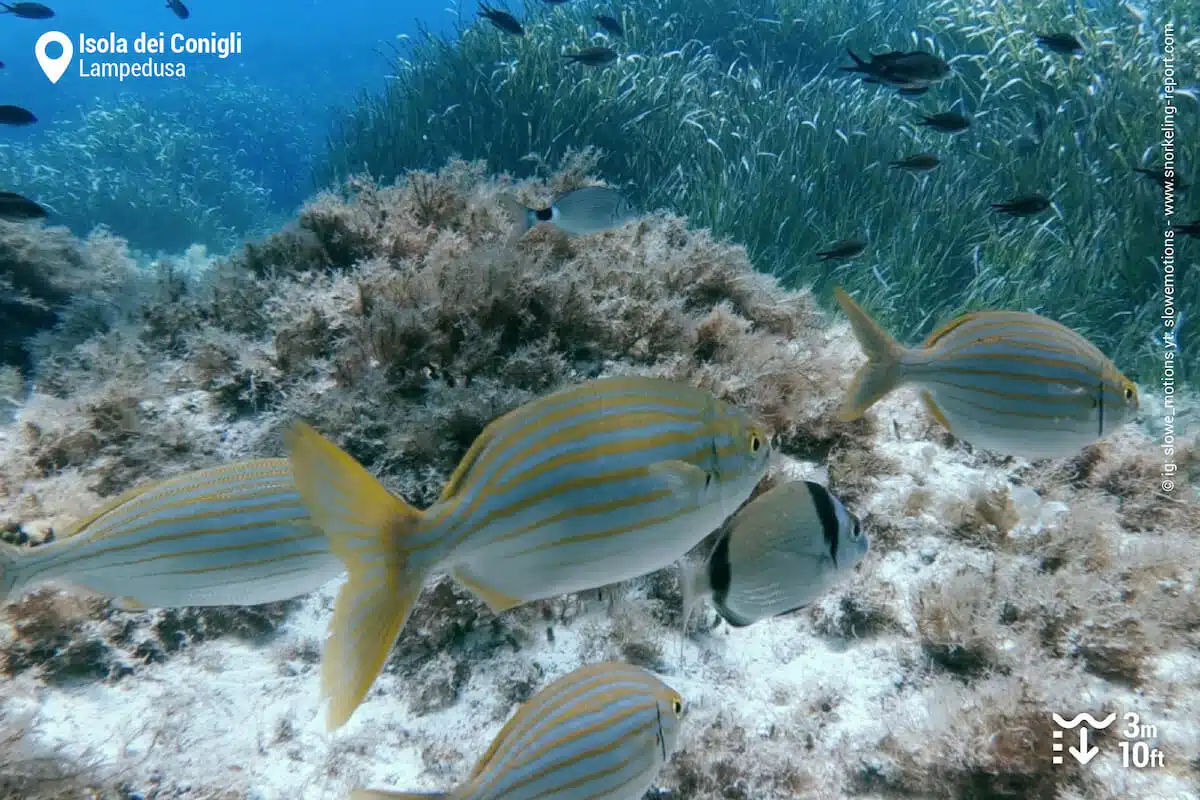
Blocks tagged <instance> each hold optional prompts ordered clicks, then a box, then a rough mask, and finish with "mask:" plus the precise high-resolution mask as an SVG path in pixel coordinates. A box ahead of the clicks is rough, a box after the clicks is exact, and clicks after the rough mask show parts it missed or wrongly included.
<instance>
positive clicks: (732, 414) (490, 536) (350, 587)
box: [288, 377, 771, 728]
mask: <svg viewBox="0 0 1200 800" xmlns="http://www.w3.org/2000/svg"><path fill="white" fill-rule="evenodd" d="M288 446H289V448H290V451H291V460H292V468H293V470H294V472H295V474H296V481H297V485H298V486H299V488H300V493H301V495H302V496H303V498H304V502H305V504H306V505H307V506H308V508H309V510H310V512H311V513H312V515H313V519H314V521H315V522H316V524H317V526H318V527H320V528H321V529H322V530H324V531H325V533H326V534H327V535H328V536H329V540H330V547H331V549H332V550H333V551H334V552H335V553H337V555H338V556H339V557H341V559H342V560H343V562H345V564H346V567H347V569H348V571H349V580H348V581H347V583H346V585H345V586H344V587H343V589H342V592H341V594H340V595H339V597H338V601H337V605H336V606H335V609H334V618H333V621H332V623H331V624H330V634H329V640H328V642H327V644H326V648H325V655H324V660H323V664H322V690H323V693H324V695H325V696H326V697H328V698H330V700H331V703H330V707H329V725H330V728H337V727H339V726H341V725H342V724H344V723H345V722H346V720H348V719H349V718H350V715H351V714H353V713H354V710H355V708H357V707H358V704H359V703H360V702H362V698H363V697H364V696H365V695H366V693H367V690H368V689H369V688H370V686H371V683H372V682H373V681H374V680H375V676H376V675H378V673H379V670H380V669H381V668H382V667H383V662H384V661H385V659H386V658H387V654H388V651H389V650H390V649H391V647H392V644H393V643H394V642H395V640H396V637H397V636H398V635H399V633H400V629H401V628H402V627H403V626H404V623H405V621H406V620H407V619H408V616H409V614H410V613H411V611H412V606H413V604H414V603H415V602H416V598H417V595H418V594H419V593H420V591H421V587H422V585H423V583H424V581H425V579H426V577H427V576H428V575H429V574H430V573H431V572H433V571H434V570H435V569H436V570H443V571H449V572H450V574H451V575H453V576H454V578H455V579H456V580H458V581H459V582H460V583H462V584H463V585H464V586H466V587H467V588H469V589H470V590H471V591H472V592H474V593H475V594H476V595H478V596H479V597H480V598H482V599H483V600H484V602H486V603H487V604H488V605H489V606H490V607H491V608H492V610H493V611H496V612H500V611H504V610H506V609H509V608H512V607H514V606H517V605H520V604H522V603H527V602H529V601H531V600H537V599H541V598H545V597H553V596H555V595H559V594H564V593H567V592H575V591H582V590H585V589H590V588H595V587H597V586H603V585H605V584H609V583H615V582H617V581H622V580H626V579H628V578H633V577H636V576H638V575H643V574H646V573H648V572H653V571H654V570H656V569H661V568H663V567H666V566H668V565H669V564H671V563H672V562H673V561H675V560H676V559H678V558H679V557H680V556H682V555H683V554H684V553H686V552H687V551H688V550H690V549H691V548H692V547H693V546H694V545H695V544H696V543H698V542H699V541H700V540H701V539H703V538H704V537H705V536H706V535H707V534H708V533H710V532H711V531H713V530H714V529H716V528H717V527H718V526H719V525H720V524H721V522H722V521H723V520H724V519H725V518H726V517H727V516H728V515H729V514H731V513H733V512H734V511H735V510H736V509H737V508H738V506H739V505H741V503H742V502H743V501H744V500H745V499H746V498H747V497H749V495H750V493H751V492H752V491H753V489H754V487H755V485H757V483H758V481H759V479H760V478H762V476H763V474H765V472H766V469H767V464H768V461H769V458H770V450H771V448H770V444H769V440H768V436H767V434H766V432H765V430H764V429H763V427H762V426H761V425H759V424H758V423H756V422H755V421H753V420H752V419H750V418H749V417H748V416H747V415H746V414H745V413H744V412H742V411H740V410H738V409H736V408H734V407H732V406H730V405H728V404H726V403H724V402H722V401H720V400H718V399H717V398H715V397H713V396H712V395H710V394H708V393H706V392H702V391H698V390H696V389H693V388H692V387H690V386H686V385H681V384H678V383H673V382H670V381H665V380H659V379H654V378H641V377H619V378H603V379H599V380H594V381H590V382H587V383H584V384H581V385H578V386H572V387H568V388H565V389H562V390H559V391H557V392H554V393H552V394H549V395H546V396H544V397H542V398H539V399H537V400H534V401H532V402H530V403H527V404H526V405H524V406H521V407H520V408H517V409H515V410H513V411H511V412H509V413H508V414H505V415H504V416H502V417H500V418H499V419H497V420H495V421H493V422H492V423H491V424H490V425H488V426H487V428H485V429H484V431H483V432H482V433H481V434H480V435H479V438H478V439H477V440H476V441H475V443H474V444H472V445H471V448H470V449H469V450H468V452H467V454H466V456H464V457H463V460H462V462H461V463H460V464H459V466H458V468H457V469H455V471H454V474H453V475H452V476H451V478H450V481H449V483H448V484H447V486H446V488H445V489H444V490H443V492H442V496H441V498H440V499H439V501H438V502H437V503H435V504H434V505H433V506H432V507H431V508H429V509H428V510H426V511H424V512H422V511H418V510H416V509H414V508H412V507H411V506H409V505H408V504H407V503H406V502H404V501H403V500H402V499H400V498H398V497H395V496H394V495H392V494H391V493H390V492H388V491H387V490H386V489H385V488H384V487H383V486H382V485H381V484H380V483H379V482H378V481H377V480H375V478H374V477H372V476H371V474H370V473H369V472H367V471H366V470H365V469H363V467H362V466H361V465H359V464H358V463H357V462H356V461H355V460H354V459H353V458H351V457H350V456H349V455H347V454H346V453H345V452H343V451H342V450H340V449H339V448H338V447H336V446H335V445H334V444H332V443H331V442H329V441H327V440H326V439H324V438H322V437H321V436H320V435H319V434H318V433H316V431H314V430H313V429H312V428H309V427H308V426H306V425H298V426H297V427H296V429H295V430H294V431H293V432H292V433H291V434H290V436H289V439H288Z"/></svg>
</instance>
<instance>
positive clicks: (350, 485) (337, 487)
mask: <svg viewBox="0 0 1200 800" xmlns="http://www.w3.org/2000/svg"><path fill="white" fill-rule="evenodd" d="M287 446H288V449H289V458H290V459H291V464H292V472H293V474H294V475H295V478H296V486H297V487H298V489H299V490H300V496H301V498H302V499H303V501H304V505H305V506H307V507H308V512H309V513H310V514H311V515H312V518H313V522H314V523H315V524H316V526H317V527H318V528H320V529H321V530H322V531H324V533H325V535H326V537H328V539H329V547H330V549H331V550H332V551H333V552H334V554H335V555H337V557H338V558H340V559H341V560H342V562H343V563H344V564H345V565H346V570H347V572H348V573H349V575H348V577H347V579H346V583H345V585H344V586H342V590H341V592H340V593H339V594H338V598H337V604H336V605H335V606H334V612H333V621H332V622H331V623H330V624H329V637H328V639H327V641H326V643H325V653H324V655H323V657H322V659H321V693H322V695H323V696H324V697H328V698H329V700H330V704H329V713H328V717H327V723H326V724H327V726H328V728H329V730H335V729H337V728H340V727H341V726H342V725H344V724H345V723H346V721H347V720H349V719H350V717H351V715H352V714H354V711H355V709H357V708H358V706H359V704H360V703H361V702H362V700H363V698H364V697H366V694H367V690H369V689H370V688H371V684H372V683H374V681H375V678H376V676H377V675H379V671H380V670H381V669H382V668H383V664H384V662H385V661H386V660H387V656H388V652H389V651H390V650H391V649H392V645H393V644H395V642H396V637H398V636H399V635H400V630H401V628H403V627H404V623H405V622H407V621H408V616H409V614H410V613H412V608H413V604H414V603H415V602H416V600H417V596H418V595H419V594H420V593H421V587H422V585H423V584H424V582H425V568H414V567H413V566H412V565H411V564H410V563H409V556H410V555H411V551H412V548H413V546H414V544H415V542H414V541H413V534H414V533H415V531H416V530H417V528H418V527H419V526H420V524H421V521H422V519H423V514H422V513H421V512H420V511H418V510H417V509H415V508H413V507H412V506H410V505H409V504H408V503H406V502H404V500H402V499H400V498H399V497H396V496H395V495H393V494H392V493H391V492H389V491H388V490H387V489H386V488H385V487H384V486H383V484H381V483H379V481H377V480H376V479H375V478H374V476H372V475H371V473H369V472H367V470H366V469H364V468H363V466H362V465H361V464H359V463H358V462H357V461H355V460H354V458H353V457H351V456H350V455H349V454H348V453H346V452H345V451H343V450H341V449H340V448H338V447H337V445H335V444H333V443H332V442H330V441H329V440H328V439H325V438H324V437H322V436H321V435H320V434H319V433H317V432H316V431H315V430H313V429H312V428H310V427H309V426H308V425H304V424H303V423H301V424H298V425H297V426H296V427H295V428H294V429H293V430H291V431H289V432H288V435H287Z"/></svg>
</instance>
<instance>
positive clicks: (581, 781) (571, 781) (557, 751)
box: [350, 662, 684, 800]
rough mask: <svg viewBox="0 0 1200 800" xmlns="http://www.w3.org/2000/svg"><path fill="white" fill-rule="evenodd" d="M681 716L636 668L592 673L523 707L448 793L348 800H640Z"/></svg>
mask: <svg viewBox="0 0 1200 800" xmlns="http://www.w3.org/2000/svg"><path fill="white" fill-rule="evenodd" d="M683 716H684V706H683V698H682V697H680V696H679V693H678V692H676V691H675V690H674V689H672V688H671V687H669V686H667V685H666V684H664V683H663V682H662V681H660V680H659V679H658V678H656V677H654V675H652V674H651V673H649V672H647V671H646V670H644V669H642V668H641V667H635V666H632V665H630V664H620V663H616V662H608V663H603V664H590V665H588V666H585V667H580V668H579V669H577V670H575V671H574V672H572V673H570V674H568V675H565V676H563V677H561V678H559V679H558V680H556V681H554V682H553V683H551V684H550V685H549V686H547V687H546V688H545V689H542V690H541V691H540V692H538V693H537V694H536V695H534V696H533V697H532V698H531V699H530V700H529V701H528V702H527V703H525V705H523V706H521V708H520V710H519V711H517V713H516V714H514V715H513V717H512V719H510V720H509V721H508V722H507V723H506V724H505V725H504V727H503V728H501V729H500V733H499V734H497V735H496V738H495V739H494V740H492V745H491V747H489V748H488V751H487V752H486V753H485V754H484V755H483V758H481V759H480V760H479V763H478V764H476V765H475V769H474V770H472V771H471V776H470V777H469V778H468V779H467V780H466V781H465V782H464V783H463V784H462V785H460V786H458V787H457V788H455V789H453V790H452V791H450V792H443V793H432V794H431V793H410V792H388V791H382V790H379V789H370V790H364V789H359V790H357V791H354V792H352V793H351V794H350V800H416V799H417V798H444V799H445V800H641V797H642V796H643V795H644V794H645V793H646V790H647V789H649V788H650V784H651V783H653V782H654V776H655V775H657V774H658V771H659V769H660V768H661V767H662V765H663V764H664V763H666V760H667V759H668V758H669V757H670V755H671V752H672V751H674V749H675V744H676V742H677V741H678V739H679V731H680V728H681V723H682V720H683Z"/></svg>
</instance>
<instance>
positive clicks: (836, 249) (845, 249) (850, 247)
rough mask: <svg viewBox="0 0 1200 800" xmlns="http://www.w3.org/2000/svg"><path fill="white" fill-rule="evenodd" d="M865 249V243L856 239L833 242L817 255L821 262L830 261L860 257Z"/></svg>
mask: <svg viewBox="0 0 1200 800" xmlns="http://www.w3.org/2000/svg"><path fill="white" fill-rule="evenodd" d="M866 249H867V243H866V242H863V241H860V240H858V239H842V240H841V241H840V242H834V243H833V244H832V245H830V246H829V248H828V249H826V250H822V251H820V252H818V253H817V255H818V256H820V258H821V260H822V261H830V260H834V259H846V258H854V257H855V256H857V255H861V254H862V252H863V251H864V250H866Z"/></svg>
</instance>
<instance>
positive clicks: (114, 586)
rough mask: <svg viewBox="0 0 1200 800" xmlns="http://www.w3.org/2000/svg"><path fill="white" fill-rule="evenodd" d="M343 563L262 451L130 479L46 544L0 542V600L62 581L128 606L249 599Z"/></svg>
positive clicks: (278, 593) (287, 591) (309, 587)
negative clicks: (150, 478) (154, 477)
mask: <svg viewBox="0 0 1200 800" xmlns="http://www.w3.org/2000/svg"><path fill="white" fill-rule="evenodd" d="M343 571H344V568H343V567H342V562H341V561H340V560H339V559H338V558H337V556H335V555H334V554H333V552H332V551H331V550H330V549H329V544H328V540H327V539H326V537H325V536H324V535H323V534H322V533H321V532H320V531H319V530H317V529H316V528H315V527H313V525H312V521H311V519H310V517H309V514H308V510H307V508H306V507H305V506H304V504H303V502H301V499H300V494H299V492H298V491H297V489H296V484H295V481H294V480H293V479H292V473H291V467H290V465H289V463H288V460H287V459H286V458H266V459H255V460H249V461H238V462H234V463H231V464H224V465H222V466H219V467H213V468H210V469H202V470H198V471H195V472H189V473H187V474H184V475H178V476H175V477H172V478H169V479H167V480H163V481H158V482H155V483H149V484H147V485H145V486H140V487H137V488H135V489H132V490H130V491H128V492H125V493H124V494H122V495H120V496H119V497H117V498H116V499H114V500H112V501H110V502H109V503H107V504H105V505H104V506H102V507H101V508H100V509H98V510H97V511H95V512H94V513H92V514H91V515H90V516H88V517H87V518H85V519H83V520H82V521H80V522H79V523H77V524H76V525H74V526H72V528H71V529H69V530H68V531H67V532H66V534H64V535H63V536H62V537H61V538H59V539H57V540H56V541H54V542H52V543H50V544H46V545H42V546H40V547H34V548H24V547H13V546H11V545H4V546H0V600H4V599H8V598H10V597H16V596H19V595H20V594H21V593H23V592H25V591H27V590H29V589H31V588H33V587H35V586H37V585H39V584H44V583H62V584H65V585H67V586H68V587H75V588H79V589H83V590H85V591H88V592H91V593H94V594H99V595H103V596H106V597H110V598H114V599H115V601H116V604H117V605H118V606H119V607H123V608H128V609H137V608H170V607H180V606H214V605H257V604H259V603H270V602H275V601H278V600H286V599H289V598H292V597H297V596H299V595H302V594H307V593H308V592H311V591H313V590H315V589H317V588H319V587H320V586H322V585H323V584H325V583H328V582H329V581H331V580H333V579H334V578H336V577H337V576H338V575H340V574H341V573H342V572H343Z"/></svg>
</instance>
